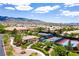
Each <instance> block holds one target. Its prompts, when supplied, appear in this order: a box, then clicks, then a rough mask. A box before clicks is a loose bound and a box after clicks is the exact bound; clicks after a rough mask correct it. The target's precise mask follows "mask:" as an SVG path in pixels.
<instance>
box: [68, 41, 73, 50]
mask: <svg viewBox="0 0 79 59" xmlns="http://www.w3.org/2000/svg"><path fill="white" fill-rule="evenodd" d="M67 49H68V50H70V51H71V50H72V44H71V40H69V42H68V46H67Z"/></svg>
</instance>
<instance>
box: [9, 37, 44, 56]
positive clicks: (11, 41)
mask: <svg viewBox="0 0 79 59" xmlns="http://www.w3.org/2000/svg"><path fill="white" fill-rule="evenodd" d="M13 39H14V38H13V37H11V38H10V44H11V45H12V47H13V48H16V49H19V50H22V49H21V48H20V47H16V46H15V45H13ZM31 45H33V44H30V45H29V46H28V48H27V49H25V51H26V52H27V53H28V51H30V52H37V53H38V54H40V55H41V56H45V54H44V53H42V52H41V51H38V50H35V49H30V46H31ZM28 54H29V53H28Z"/></svg>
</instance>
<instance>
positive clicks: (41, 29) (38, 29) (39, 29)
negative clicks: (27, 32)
mask: <svg viewBox="0 0 79 59" xmlns="http://www.w3.org/2000/svg"><path fill="white" fill-rule="evenodd" d="M43 30H44V28H43V27H38V28H36V29H35V31H36V32H42V31H43Z"/></svg>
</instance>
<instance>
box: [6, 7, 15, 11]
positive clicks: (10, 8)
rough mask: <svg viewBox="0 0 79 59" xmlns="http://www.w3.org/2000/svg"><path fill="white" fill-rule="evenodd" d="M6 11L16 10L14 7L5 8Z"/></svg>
mask: <svg viewBox="0 0 79 59" xmlns="http://www.w3.org/2000/svg"><path fill="white" fill-rule="evenodd" d="M5 9H9V10H15V8H13V7H5Z"/></svg>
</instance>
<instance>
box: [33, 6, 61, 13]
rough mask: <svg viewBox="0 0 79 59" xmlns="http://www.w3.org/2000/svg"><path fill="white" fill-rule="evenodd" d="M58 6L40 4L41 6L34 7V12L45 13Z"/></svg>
mask: <svg viewBox="0 0 79 59" xmlns="http://www.w3.org/2000/svg"><path fill="white" fill-rule="evenodd" d="M58 8H60V6H59V5H56V6H53V7H51V6H42V7H38V8H36V9H35V10H34V11H35V12H36V13H47V12H49V11H51V10H55V9H58Z"/></svg>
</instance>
